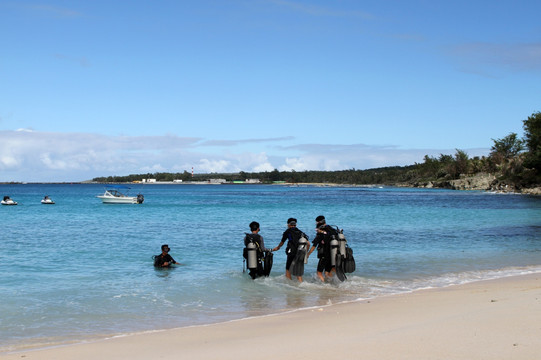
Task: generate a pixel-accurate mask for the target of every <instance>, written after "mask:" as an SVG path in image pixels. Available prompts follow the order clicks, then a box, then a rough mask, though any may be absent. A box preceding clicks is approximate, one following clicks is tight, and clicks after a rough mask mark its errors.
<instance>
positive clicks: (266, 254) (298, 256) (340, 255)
mask: <svg viewBox="0 0 541 360" xmlns="http://www.w3.org/2000/svg"><path fill="white" fill-rule="evenodd" d="M250 231H251V232H250V233H246V236H245V237H244V246H245V247H244V251H243V257H244V259H245V260H244V261H245V264H246V268H247V269H248V271H249V275H250V277H251V278H252V279H256V278H258V277H262V276H269V275H270V272H271V269H272V263H273V252H274V251H278V250H280V248H281V247H282V246H283V245H284V244H285V243H286V241H287V245H286V251H285V252H286V255H287V260H286V273H285V276H286V277H287V278H288V279H292V277H293V276H295V277H296V278H297V280H298V281H299V282H302V276H303V275H304V265H305V264H306V263H307V262H308V257H309V256H310V255H311V254H312V253H313V252H314V251H316V250H317V258H318V259H319V261H318V264H317V277H318V278H319V279H320V280H321V281H323V282H324V281H325V280H326V279H330V278H332V277H333V276H334V275H335V274H336V277H337V278H338V279H339V280H340V281H344V280H346V273H352V272H354V271H355V259H354V258H353V250H352V249H351V248H350V247H349V246H348V244H347V241H346V237H345V236H344V233H343V230H341V229H339V228H338V227H336V226H331V225H327V223H326V221H325V217H324V216H323V215H319V216H318V217H317V218H316V236H315V238H314V240H313V241H312V246H310V242H309V241H308V235H306V234H305V233H304V232H302V231H301V230H300V229H299V228H297V219H295V218H289V219H288V220H287V229H286V231H284V233H283V235H282V239H281V241H280V243H279V244H278V246H276V247H275V248H272V249H269V248H267V247H265V243H264V241H263V237H262V236H261V235H260V234H259V231H260V228H259V223H258V222H256V221H252V222H251V223H250ZM161 249H162V253H161V254H159V255H155V256H154V257H153V258H154V266H155V267H160V268H161V267H169V266H171V265H173V264H175V265H181V264H179V263H178V262H176V261H175V259H173V257H171V255H169V251H170V248H169V246H168V245H167V244H164V245H162V248H161Z"/></svg>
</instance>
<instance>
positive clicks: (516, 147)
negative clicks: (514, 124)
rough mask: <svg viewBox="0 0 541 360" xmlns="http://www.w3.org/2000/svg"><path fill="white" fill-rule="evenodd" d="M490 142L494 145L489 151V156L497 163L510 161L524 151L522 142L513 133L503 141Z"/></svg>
mask: <svg viewBox="0 0 541 360" xmlns="http://www.w3.org/2000/svg"><path fill="white" fill-rule="evenodd" d="M492 141H494V145H493V146H492V148H491V149H490V156H491V157H492V158H493V159H494V160H495V161H496V162H497V163H501V162H502V161H504V160H510V159H512V158H514V157H516V156H517V155H518V154H519V153H520V152H521V151H523V150H524V142H523V141H522V140H521V139H519V138H518V137H517V134H515V133H511V134H509V135H507V136H506V137H504V138H503V139H496V140H494V139H492Z"/></svg>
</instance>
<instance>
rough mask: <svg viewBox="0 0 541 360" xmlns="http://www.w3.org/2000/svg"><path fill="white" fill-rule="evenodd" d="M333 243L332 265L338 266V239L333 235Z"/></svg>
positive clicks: (331, 243)
mask: <svg viewBox="0 0 541 360" xmlns="http://www.w3.org/2000/svg"><path fill="white" fill-rule="evenodd" d="M330 245H331V265H332V266H336V254H338V240H336V236H333V237H332V239H331V242H330Z"/></svg>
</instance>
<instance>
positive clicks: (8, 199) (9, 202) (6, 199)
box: [0, 196, 17, 205]
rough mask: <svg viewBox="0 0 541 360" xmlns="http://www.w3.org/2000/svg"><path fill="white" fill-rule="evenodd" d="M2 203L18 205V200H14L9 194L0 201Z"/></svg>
mask: <svg viewBox="0 0 541 360" xmlns="http://www.w3.org/2000/svg"><path fill="white" fill-rule="evenodd" d="M0 204H2V205H17V202H16V201H13V200H12V199H11V198H10V197H9V196H4V200H2V201H0Z"/></svg>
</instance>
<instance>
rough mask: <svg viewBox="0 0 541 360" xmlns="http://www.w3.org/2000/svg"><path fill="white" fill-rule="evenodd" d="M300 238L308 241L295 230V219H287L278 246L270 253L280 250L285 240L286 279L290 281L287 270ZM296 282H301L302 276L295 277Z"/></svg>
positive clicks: (295, 253)
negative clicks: (285, 228)
mask: <svg viewBox="0 0 541 360" xmlns="http://www.w3.org/2000/svg"><path fill="white" fill-rule="evenodd" d="M301 237H305V238H306V239H308V236H307V235H306V234H305V233H303V232H302V231H301V230H299V229H298V228H297V219H295V218H289V219H287V230H286V231H284V233H283V235H282V240H281V241H280V244H278V246H277V247H275V248H274V249H272V251H277V250H280V248H281V247H282V245H284V243H285V242H286V240H287V246H286V254H287V260H286V277H287V278H288V279H291V271H290V270H289V268H290V266H291V263H292V262H293V260H295V257H296V255H297V249H298V247H299V239H300V238H301ZM297 280H299V282H302V276H297Z"/></svg>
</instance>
